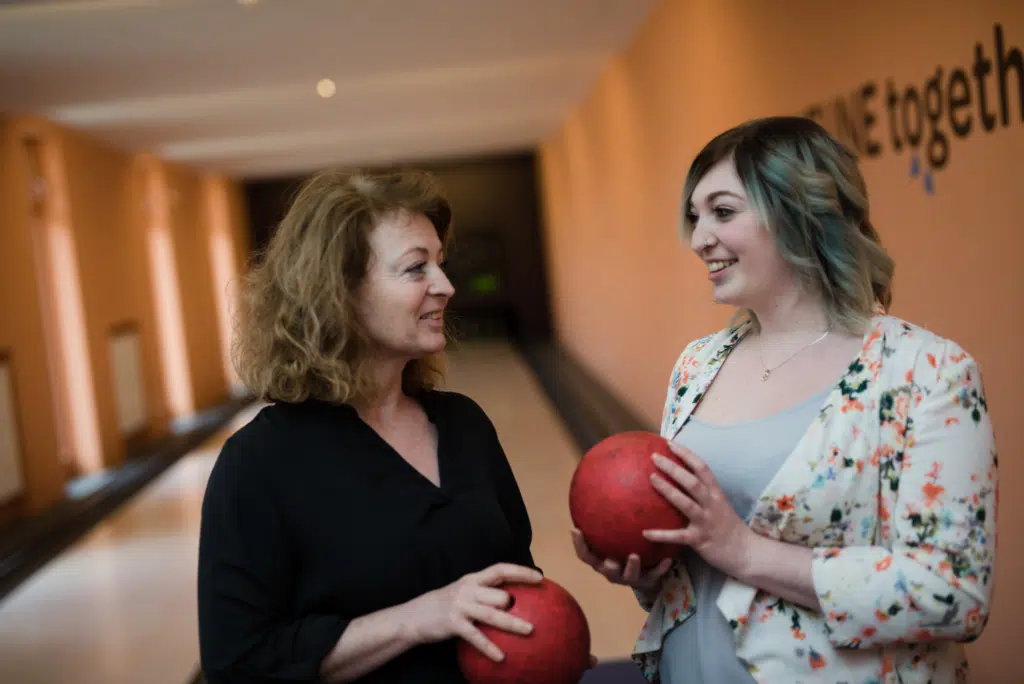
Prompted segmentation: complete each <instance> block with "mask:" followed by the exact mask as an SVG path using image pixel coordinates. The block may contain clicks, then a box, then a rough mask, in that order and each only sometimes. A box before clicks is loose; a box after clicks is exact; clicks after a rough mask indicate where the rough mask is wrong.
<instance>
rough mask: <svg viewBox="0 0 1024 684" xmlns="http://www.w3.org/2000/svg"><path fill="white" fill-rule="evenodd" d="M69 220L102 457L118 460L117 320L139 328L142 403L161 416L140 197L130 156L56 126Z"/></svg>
mask: <svg viewBox="0 0 1024 684" xmlns="http://www.w3.org/2000/svg"><path fill="white" fill-rule="evenodd" d="M59 139H60V146H61V151H62V153H63V155H62V156H63V160H64V175H65V178H66V184H67V197H68V206H69V219H70V222H71V227H72V231H73V232H74V236H75V245H76V247H77V256H78V270H79V275H80V277H81V286H82V296H83V301H84V305H85V317H86V322H87V323H86V325H87V328H88V338H89V350H90V359H91V361H92V371H93V382H94V384H95V393H96V404H97V406H96V407H97V413H98V418H99V422H100V435H101V438H102V448H103V457H104V462H105V464H106V465H108V466H114V465H118V464H119V463H120V462H121V461H122V460H123V458H124V441H123V438H122V436H121V434H120V431H119V429H118V425H117V414H116V403H115V395H114V380H113V374H112V370H111V366H110V357H109V351H108V348H109V344H110V336H111V332H112V330H113V329H114V328H115V327H116V326H119V325H123V324H129V325H134V326H137V327H138V330H139V335H140V342H141V347H142V349H141V352H142V364H143V381H144V382H145V386H146V388H147V392H146V398H147V409H148V410H149V412H150V415H151V416H152V419H153V420H152V422H153V424H154V425H155V426H158V425H160V423H161V422H162V421H163V420H166V417H167V413H166V409H165V408H164V406H163V400H162V387H161V385H160V376H159V365H158V364H159V357H158V354H157V344H158V340H157V337H156V330H155V327H154V317H153V303H152V299H151V297H150V292H151V289H150V287H149V268H148V265H147V261H146V254H147V253H146V249H145V234H144V225H141V224H139V223H138V220H139V218H140V214H141V212H140V210H139V209H138V208H137V207H136V206H135V205H136V203H138V202H140V201H141V198H140V196H139V195H137V194H136V193H135V190H136V176H135V174H134V168H133V163H132V158H131V157H130V156H129V155H127V154H125V153H123V152H120V151H117V150H114V149H111V148H109V147H107V146H105V145H102V144H100V143H98V142H95V141H94V140H92V139H90V138H87V137H85V136H82V135H78V134H76V133H72V132H69V131H60V132H59Z"/></svg>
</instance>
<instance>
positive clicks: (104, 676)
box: [0, 343, 644, 684]
mask: <svg viewBox="0 0 1024 684" xmlns="http://www.w3.org/2000/svg"><path fill="white" fill-rule="evenodd" d="M448 388H449V389H453V390H456V391H460V392H464V393H466V394H468V395H470V396H472V397H473V398H474V399H476V400H477V401H478V402H479V403H480V404H481V405H482V406H483V407H484V409H485V410H486V411H487V412H488V414H489V415H490V416H491V419H492V420H493V421H494V423H495V426H496V427H497V430H498V434H499V436H500V438H501V440H502V443H503V444H504V447H505V450H506V452H507V454H508V457H509V460H510V461H511V462H512V467H513V469H514V471H515V474H516V477H517V478H518V480H519V483H520V487H521V488H522V490H523V495H524V497H525V499H526V503H527V506H528V508H529V510H530V514H531V518H532V521H533V526H534V546H533V551H534V555H535V557H536V559H537V562H538V564H539V565H540V566H541V567H542V568H544V571H545V573H546V574H547V575H548V576H549V577H550V578H551V579H553V580H555V581H557V582H559V583H561V584H562V585H564V586H565V587H566V588H567V589H568V590H569V591H571V592H572V593H573V594H574V595H575V596H576V598H577V599H578V600H579V602H580V604H581V605H582V606H583V609H584V611H585V612H586V614H587V617H588V619H589V620H590V625H591V630H592V634H593V651H594V653H595V655H597V656H598V657H599V658H601V659H615V658H624V657H626V656H627V655H628V653H629V651H630V649H631V648H632V645H633V641H634V639H635V636H636V634H637V632H638V630H639V628H640V625H641V622H642V620H643V615H644V614H643V612H642V611H641V610H640V608H639V607H638V606H637V604H636V602H635V601H634V599H633V595H632V593H631V592H630V591H629V590H628V589H625V588H623V587H617V586H613V585H610V584H609V583H608V582H607V581H606V580H604V578H602V577H601V576H599V575H597V574H596V573H594V572H592V571H591V570H590V569H589V568H587V567H586V566H584V565H583V564H582V563H580V562H579V561H578V560H577V559H576V557H575V555H574V554H573V551H572V545H571V543H570V540H569V527H570V520H569V512H568V504H567V491H568V485H569V480H570V478H571V476H572V471H573V468H574V466H575V463H576V460H577V458H578V456H579V454H578V452H577V449H576V447H575V445H574V443H573V441H572V439H571V437H570V436H569V433H568V432H567V431H566V429H565V427H564V426H563V425H562V424H561V421H560V420H559V418H558V416H557V414H556V413H555V411H554V409H553V407H552V405H551V404H550V402H549V401H548V400H547V397H546V396H545V395H544V393H543V392H542V391H541V389H540V386H539V385H538V384H537V383H536V381H535V380H534V378H533V376H532V374H531V373H530V371H529V369H528V368H527V367H526V365H525V364H524V363H523V361H522V360H521V359H520V358H519V357H518V356H517V354H516V353H515V352H514V351H513V350H512V349H511V348H510V347H508V346H506V345H504V344H501V343H486V344H474V345H464V346H463V347H462V348H461V349H459V350H457V351H455V352H453V354H452V358H451V370H450V376H449V384H448ZM255 410H256V409H252V410H249V411H247V412H245V413H243V414H240V415H239V416H237V417H236V419H235V420H234V421H233V422H232V423H231V424H230V425H229V426H228V427H227V428H226V429H225V430H223V431H221V433H219V434H217V435H216V436H214V437H213V438H211V439H210V440H209V441H207V442H206V443H204V444H203V445H202V446H201V447H200V448H199V449H197V450H196V451H194V452H192V453H191V454H189V455H188V456H186V457H185V458H183V459H181V460H180V461H179V462H178V463H177V464H175V465H174V466H173V467H172V468H170V469H169V470H167V471H166V472H165V473H164V474H163V475H162V476H161V477H160V478H158V479H157V480H155V481H154V482H153V483H152V484H151V485H150V486H148V487H147V488H146V489H145V490H143V491H142V492H141V493H140V494H139V495H138V496H136V497H135V498H134V499H132V500H131V501H130V502H128V503H127V504H125V505H124V506H123V507H122V508H121V509H119V510H118V511H117V513H116V514H115V515H112V516H110V517H109V518H108V519H106V520H105V521H104V522H103V523H102V524H100V525H99V526H97V527H96V528H94V530H93V531H92V532H91V533H90V534H89V535H87V536H86V537H84V538H83V539H82V540H81V541H80V542H78V543H77V544H75V545H74V546H72V547H70V548H69V549H67V550H66V551H65V552H64V553H63V554H61V555H60V556H58V557H57V558H56V559H54V560H53V561H52V562H51V563H49V564H48V565H47V566H45V567H44V568H43V569H42V570H40V571H39V572H38V573H36V574H35V575H34V576H33V577H32V578H31V579H29V580H28V581H26V582H25V583H23V584H22V585H21V586H20V587H18V588H17V589H16V590H15V591H14V592H12V593H11V594H10V595H9V596H7V598H6V599H5V600H4V602H3V603H2V604H0V682H5V683H6V682H11V683H17V684H37V683H38V684H65V683H67V684H70V683H71V682H74V683H75V684H93V683H95V684H101V683H102V684H122V683H123V684H129V683H131V684H137V683H138V682H146V683H147V684H186V683H187V682H188V681H189V680H190V679H191V677H192V675H193V673H194V672H195V668H196V664H197V661H198V647H197V644H196V640H197V630H196V614H195V566H196V557H197V548H198V530H199V513H200V504H201V501H202V494H203V490H204V487H205V484H206V479H207V477H208V476H209V472H210V468H211V466H212V464H213V461H214V459H215V458H216V456H217V453H218V450H219V448H220V446H221V444H223V441H224V439H225V438H226V437H227V436H228V435H229V434H230V433H231V432H233V431H234V430H237V429H238V428H239V427H240V426H241V425H244V424H245V422H247V421H248V420H250V419H251V417H252V415H253V413H254V411H255Z"/></svg>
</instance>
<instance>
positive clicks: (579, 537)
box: [570, 527, 672, 594]
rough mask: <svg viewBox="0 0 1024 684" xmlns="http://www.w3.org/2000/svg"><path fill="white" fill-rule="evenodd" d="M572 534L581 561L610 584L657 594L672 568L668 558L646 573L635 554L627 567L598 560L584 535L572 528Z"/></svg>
mask: <svg viewBox="0 0 1024 684" xmlns="http://www.w3.org/2000/svg"><path fill="white" fill-rule="evenodd" d="M570 534H572V545H573V548H574V549H576V556H577V557H578V558H579V559H580V560H581V561H583V562H584V563H586V564H587V565H589V566H590V567H592V568H593V569H594V570H596V571H597V572H599V573H601V574H602V575H604V576H605V577H606V578H607V579H608V581H609V582H613V583H615V584H623V585H626V586H628V587H632V588H633V589H635V590H636V591H639V592H640V593H641V594H652V593H654V592H656V591H657V590H658V588H659V587H661V580H662V578H663V577H664V576H665V573H667V572H668V570H669V568H671V567H672V559H671V558H666V559H665V560H663V561H661V562H660V563H658V564H657V565H655V566H654V567H653V568H650V569H649V570H646V571H644V570H642V569H641V567H640V557H639V556H638V555H636V554H635V553H633V554H630V555H629V558H627V559H626V567H622V565H621V564H620V563H618V562H617V561H614V560H612V559H610V558H604V559H601V558H598V556H597V555H596V554H595V553H594V552H593V551H591V550H590V547H589V546H587V542H586V541H585V540H584V539H583V533H582V532H581V531H580V530H579V529H577V528H575V527H574V528H572V530H571V531H570Z"/></svg>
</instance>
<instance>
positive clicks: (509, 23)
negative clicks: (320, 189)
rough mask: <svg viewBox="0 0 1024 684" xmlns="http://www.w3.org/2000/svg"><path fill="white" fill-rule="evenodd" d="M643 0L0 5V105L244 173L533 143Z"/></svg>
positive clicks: (620, 44) (94, 0) (629, 25)
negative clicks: (323, 83) (325, 85)
mask: <svg viewBox="0 0 1024 684" xmlns="http://www.w3.org/2000/svg"><path fill="white" fill-rule="evenodd" d="M250 1H251V0H250ZM650 4H651V3H650V2H648V1H647V0H258V1H256V2H255V3H254V4H248V5H247V4H242V3H239V2H238V1H237V0H66V1H63V2H56V1H54V2H48V1H47V0H34V1H31V2H4V1H3V0H0V111H4V112H9V113H35V114H39V115H41V116H44V117H47V118H50V119H53V120H55V121H57V122H60V123H63V124H65V125H67V126H70V127H74V128H77V129H81V130H84V131H86V132H89V133H91V134H93V135H95V136H97V137H99V138H101V139H104V140H106V141H108V142H110V143H111V144H114V145H116V146H118V147H120V148H123V149H126V150H140V151H141V150H147V151H152V152H155V153H157V154H159V155H161V156H165V157H168V158H171V159H176V160H179V161H182V162H186V163H189V164H192V165H195V166H198V167H201V168H208V169H212V170H218V171H222V172H225V173H229V174H231V175H234V176H240V177H258V176H272V175H281V174H291V173H297V172H303V171H307V170H312V169H315V168H320V167H322V166H325V165H330V164H362V163H380V162H382V161H385V162H400V161H405V160H422V159H425V158H431V159H435V158H444V157H451V156H471V155H474V154H484V153H489V152H496V151H507V150H515V149H525V148H530V147H533V146H534V145H536V143H537V142H539V140H541V139H542V138H543V137H544V136H546V135H548V134H549V133H550V132H551V131H553V130H554V129H555V128H556V127H557V126H558V124H559V123H560V122H561V121H562V120H563V119H564V117H565V115H566V114H567V113H568V112H569V111H570V109H571V108H572V107H573V106H574V105H575V104H576V103H577V102H579V100H580V99H581V98H582V97H583V96H585V94H586V93H587V92H588V91H589V89H590V88H591V87H592V86H593V84H594V81H595V80H596V78H597V77H598V75H599V74H600V72H601V69H602V68H603V66H604V65H605V63H606V61H607V60H608V59H609V58H610V57H611V56H612V55H614V54H615V53H617V52H619V51H620V50H622V49H623V48H624V47H625V46H626V45H627V44H628V42H629V41H630V40H631V39H632V37H633V35H634V34H635V32H636V30H637V29H638V28H639V27H640V25H641V24H642V23H643V21H644V20H645V19H646V15H647V13H648V11H649V7H650ZM325 78H327V79H331V80H332V81H333V82H334V85H335V94H334V95H333V97H330V98H329V99H323V98H321V97H320V96H318V95H317V92H316V86H317V82H318V81H319V80H320V79H325Z"/></svg>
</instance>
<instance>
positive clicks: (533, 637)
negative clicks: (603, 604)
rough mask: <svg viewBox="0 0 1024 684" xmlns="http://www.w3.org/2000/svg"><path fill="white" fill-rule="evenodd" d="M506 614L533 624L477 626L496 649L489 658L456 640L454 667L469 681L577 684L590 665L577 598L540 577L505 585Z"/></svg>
mask: <svg viewBox="0 0 1024 684" xmlns="http://www.w3.org/2000/svg"><path fill="white" fill-rule="evenodd" d="M501 588H502V589H504V590H505V591H507V592H508V593H509V594H510V595H511V597H512V601H511V604H510V605H509V607H508V608H506V610H507V612H509V613H511V614H512V615H515V616H516V617H518V618H521V619H523V620H526V621H527V622H529V623H530V624H532V625H533V631H532V632H531V633H530V634H527V635H525V636H524V635H521V634H514V633H512V632H506V631H505V630H502V629H497V628H494V627H491V626H490V625H486V624H480V623H478V624H477V628H478V629H479V630H480V631H481V632H483V633H484V636H486V637H487V638H488V639H490V640H491V641H492V642H494V644H495V645H496V646H497V647H498V648H500V649H501V651H502V653H504V654H505V659H504V660H502V661H501V662H500V663H497V662H494V661H493V660H491V659H490V658H488V657H487V656H486V655H484V654H483V653H481V652H480V651H479V650H477V649H476V648H475V647H474V646H473V645H471V644H470V643H469V642H468V641H465V640H463V639H460V640H459V641H458V646H457V650H458V657H459V666H460V668H461V669H462V673H463V675H464V676H465V677H466V679H467V680H468V681H469V683H470V684H577V683H578V682H579V680H580V679H581V678H582V677H583V673H584V672H586V670H587V669H588V668H589V667H590V627H589V625H588V624H587V618H586V616H585V615H584V614H583V609H582V608H580V606H579V604H578V603H577V602H576V599H574V598H573V596H572V594H570V593H569V592H568V591H566V590H565V589H564V588H563V587H562V586H560V585H558V584H557V583H555V582H552V581H551V580H549V579H547V578H544V579H542V580H541V581H540V582H539V583H537V584H505V585H503V586H502V587H501Z"/></svg>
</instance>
